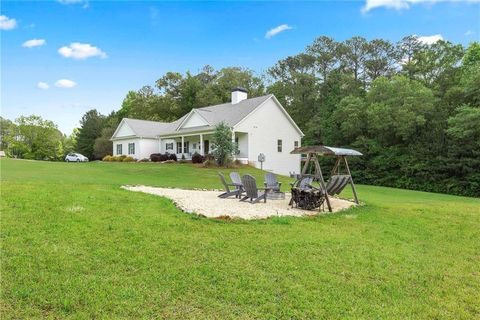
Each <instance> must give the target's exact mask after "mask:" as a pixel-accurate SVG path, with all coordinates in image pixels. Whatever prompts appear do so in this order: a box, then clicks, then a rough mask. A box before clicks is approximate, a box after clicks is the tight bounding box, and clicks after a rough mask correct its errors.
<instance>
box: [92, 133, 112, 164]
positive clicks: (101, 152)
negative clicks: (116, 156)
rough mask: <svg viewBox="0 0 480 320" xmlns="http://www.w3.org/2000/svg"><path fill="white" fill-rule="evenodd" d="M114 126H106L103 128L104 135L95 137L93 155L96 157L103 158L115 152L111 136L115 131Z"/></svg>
mask: <svg viewBox="0 0 480 320" xmlns="http://www.w3.org/2000/svg"><path fill="white" fill-rule="evenodd" d="M115 129H116V128H114V127H106V128H103V129H102V135H101V136H100V137H98V138H97V139H95V144H94V146H93V155H94V157H95V159H102V158H103V157H105V156H106V155H112V154H113V149H112V148H113V144H112V141H110V138H111V137H112V136H113V133H114V132H115Z"/></svg>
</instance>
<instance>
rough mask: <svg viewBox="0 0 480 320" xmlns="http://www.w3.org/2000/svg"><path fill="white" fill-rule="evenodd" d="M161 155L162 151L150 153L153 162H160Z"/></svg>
mask: <svg viewBox="0 0 480 320" xmlns="http://www.w3.org/2000/svg"><path fill="white" fill-rule="evenodd" d="M161 155H162V154H161V153H152V154H151V155H150V161H152V162H159V161H160V156H161Z"/></svg>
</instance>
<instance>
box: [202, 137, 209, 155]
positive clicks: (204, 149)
mask: <svg viewBox="0 0 480 320" xmlns="http://www.w3.org/2000/svg"><path fill="white" fill-rule="evenodd" d="M203 152H204V153H205V154H208V153H209V152H210V143H209V141H208V140H205V141H203Z"/></svg>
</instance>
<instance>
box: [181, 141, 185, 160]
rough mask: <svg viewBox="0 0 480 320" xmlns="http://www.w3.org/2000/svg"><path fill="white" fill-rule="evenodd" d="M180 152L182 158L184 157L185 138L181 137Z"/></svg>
mask: <svg viewBox="0 0 480 320" xmlns="http://www.w3.org/2000/svg"><path fill="white" fill-rule="evenodd" d="M181 151H182V156H184V155H185V138H184V136H182V150H181ZM182 158H183V157H182Z"/></svg>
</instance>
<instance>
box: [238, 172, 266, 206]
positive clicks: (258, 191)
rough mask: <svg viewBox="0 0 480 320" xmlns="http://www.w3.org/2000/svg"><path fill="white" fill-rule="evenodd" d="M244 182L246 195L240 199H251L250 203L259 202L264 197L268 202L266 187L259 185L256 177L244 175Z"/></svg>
mask: <svg viewBox="0 0 480 320" xmlns="http://www.w3.org/2000/svg"><path fill="white" fill-rule="evenodd" d="M242 184H243V188H244V190H245V193H246V195H245V196H244V197H243V198H242V199H240V201H246V200H249V201H250V203H257V202H259V201H260V200H262V199H263V201H264V202H267V192H266V190H265V189H264V188H258V187H257V181H256V180H255V178H254V177H252V176H251V175H249V174H246V175H244V176H243V177H242Z"/></svg>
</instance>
